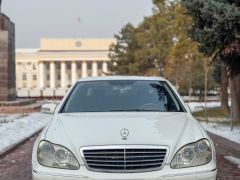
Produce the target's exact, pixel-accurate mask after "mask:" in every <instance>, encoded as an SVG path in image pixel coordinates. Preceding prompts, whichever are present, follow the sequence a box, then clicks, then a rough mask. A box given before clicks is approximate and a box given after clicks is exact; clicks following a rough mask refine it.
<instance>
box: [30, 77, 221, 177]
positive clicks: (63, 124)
mask: <svg viewBox="0 0 240 180" xmlns="http://www.w3.org/2000/svg"><path fill="white" fill-rule="evenodd" d="M42 112H44V113H49V114H51V113H52V114H53V118H52V120H51V122H50V123H49V124H48V125H47V127H45V129H44V130H43V131H42V132H41V134H40V135H39V137H38V138H37V140H36V142H35V144H34V147H33V154H32V174H33V179H34V180H95V179H96V180H100V179H101V180H128V179H129V180H168V179H171V180H195V179H196V180H200V179H201V180H216V173H217V170H216V157H215V149H214V145H213V142H212V140H211V139H210V138H209V136H208V134H207V133H206V132H205V131H204V130H203V128H202V127H201V126H200V125H199V123H198V122H197V121H196V120H195V119H194V118H193V116H192V115H191V112H190V109H189V107H188V106H187V105H186V104H185V103H184V102H183V101H182V99H181V98H180V96H179V94H178V93H177V92H176V90H175V89H174V87H173V86H172V85H171V84H170V83H169V82H168V81H167V80H165V79H163V78H158V77H131V76H110V77H108V76H106V77H96V78H86V79H81V80H79V81H78V82H76V83H75V85H73V87H72V88H71V89H70V90H69V92H68V93H67V95H66V96H65V98H64V99H63V100H62V102H61V103H60V104H59V105H57V106H56V105H55V104H46V105H44V106H43V107H42Z"/></svg>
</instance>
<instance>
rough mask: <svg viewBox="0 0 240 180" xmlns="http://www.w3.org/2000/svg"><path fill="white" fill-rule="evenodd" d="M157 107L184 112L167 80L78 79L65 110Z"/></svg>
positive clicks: (110, 110)
mask: <svg viewBox="0 0 240 180" xmlns="http://www.w3.org/2000/svg"><path fill="white" fill-rule="evenodd" d="M118 111H123V112H124V111H157V112H183V111H184V110H183V108H182V106H181V104H180V103H179V100H178V99H177V98H176V96H175V94H174V93H173V91H172V90H171V89H170V87H169V86H168V85H167V83H166V82H159V81H139V80H106V81H88V82H78V83H77V84H76V86H75V88H74V89H73V90H72V93H70V95H69V97H68V98H67V100H66V103H65V105H64V107H63V108H62V113H74V112H118Z"/></svg>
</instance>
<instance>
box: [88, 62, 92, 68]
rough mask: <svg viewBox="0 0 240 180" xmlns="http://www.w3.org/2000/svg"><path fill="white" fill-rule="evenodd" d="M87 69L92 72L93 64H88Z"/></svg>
mask: <svg viewBox="0 0 240 180" xmlns="http://www.w3.org/2000/svg"><path fill="white" fill-rule="evenodd" d="M87 69H88V70H92V62H87Z"/></svg>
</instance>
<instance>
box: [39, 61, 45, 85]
mask: <svg viewBox="0 0 240 180" xmlns="http://www.w3.org/2000/svg"><path fill="white" fill-rule="evenodd" d="M45 87H46V64H44V62H40V63H39V88H40V89H44V88H45Z"/></svg>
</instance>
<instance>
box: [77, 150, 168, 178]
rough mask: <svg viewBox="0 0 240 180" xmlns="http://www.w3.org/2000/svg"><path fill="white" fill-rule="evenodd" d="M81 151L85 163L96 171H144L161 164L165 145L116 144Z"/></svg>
mask: <svg viewBox="0 0 240 180" xmlns="http://www.w3.org/2000/svg"><path fill="white" fill-rule="evenodd" d="M81 153H82V156H83V159H84V161H85V165H86V166H87V168H88V169H89V170H91V171H97V172H116V173H121V172H126V173H127V172H146V171H154V170H159V169H161V167H162V166H163V164H164V162H165V159H166V155H167V148H166V147H158V146H150V147H149V146H141V147H140V146H134V147H132V146H124V147H123V146H118V147H114V148H113V147H112V146H107V147H87V148H82V149H81Z"/></svg>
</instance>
